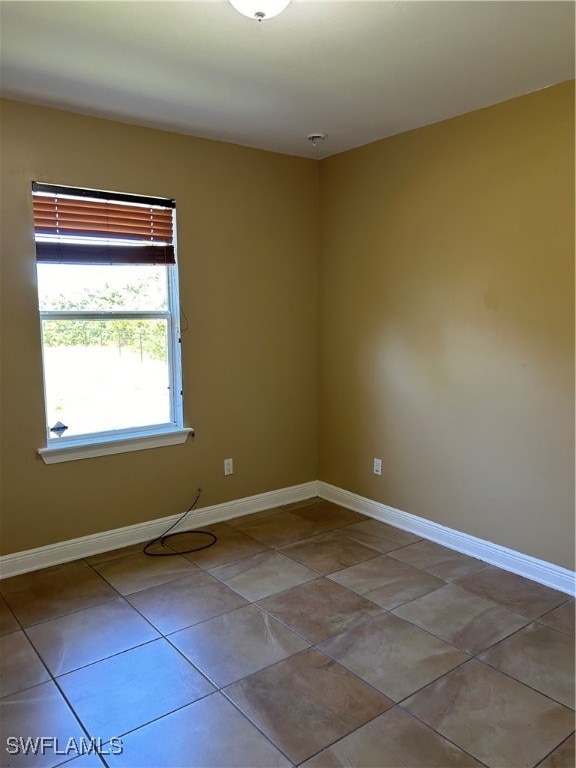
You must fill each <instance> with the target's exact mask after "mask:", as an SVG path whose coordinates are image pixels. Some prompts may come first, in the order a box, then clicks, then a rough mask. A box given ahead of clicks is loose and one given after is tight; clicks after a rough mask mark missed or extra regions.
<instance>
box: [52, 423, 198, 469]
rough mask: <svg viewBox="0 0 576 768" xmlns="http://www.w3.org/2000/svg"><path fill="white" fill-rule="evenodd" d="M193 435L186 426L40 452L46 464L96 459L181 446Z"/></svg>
mask: <svg viewBox="0 0 576 768" xmlns="http://www.w3.org/2000/svg"><path fill="white" fill-rule="evenodd" d="M193 434H194V430H193V429H191V428H188V427H184V428H181V429H170V430H164V431H162V432H140V433H139V434H135V435H122V436H119V437H104V438H94V439H93V440H90V442H87V441H85V440H78V441H73V440H70V441H69V442H67V443H61V444H59V445H50V446H48V447H47V448H39V449H38V453H39V454H40V456H41V457H42V459H43V461H44V463H45V464H58V463H60V462H63V461H78V460H79V459H93V458H95V457H97V456H110V455H111V454H114V453H127V452H128V451H145V450H147V449H148V448H160V447H162V446H164V445H178V444H180V443H183V442H184V441H185V440H186V439H187V437H188V435H193Z"/></svg>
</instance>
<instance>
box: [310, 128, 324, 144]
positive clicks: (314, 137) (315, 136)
mask: <svg viewBox="0 0 576 768" xmlns="http://www.w3.org/2000/svg"><path fill="white" fill-rule="evenodd" d="M326 138H328V134H327V133H321V132H320V131H318V132H317V133H311V134H310V135H309V136H308V141H311V142H312V146H313V147H315V146H316V145H317V144H318V142H319V141H324V139H326Z"/></svg>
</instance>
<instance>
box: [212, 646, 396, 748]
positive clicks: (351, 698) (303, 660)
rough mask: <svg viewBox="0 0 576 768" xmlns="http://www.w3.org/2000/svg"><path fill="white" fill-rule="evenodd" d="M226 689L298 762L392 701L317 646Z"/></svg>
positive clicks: (240, 706) (373, 715)
mask: <svg viewBox="0 0 576 768" xmlns="http://www.w3.org/2000/svg"><path fill="white" fill-rule="evenodd" d="M225 693H226V695H227V696H228V697H229V698H230V699H231V700H232V701H233V702H234V704H236V706H237V707H239V709H240V710H241V711H242V712H244V714H245V715H246V716H247V717H248V718H249V719H250V720H252V722H254V723H255V724H256V725H257V726H258V728H260V730H262V731H263V732H264V733H265V734H266V735H267V736H268V738H270V739H271V740H272V741H273V742H274V744H276V746H278V747H279V748H280V749H281V750H282V751H283V752H284V753H285V754H286V755H288V757H289V758H290V759H291V760H292V761H294V762H301V761H302V760H305V759H306V758H308V757H311V756H312V755H313V754H314V753H316V752H317V751H318V750H320V749H323V748H324V747H326V746H327V745H328V744H331V743H332V742H333V741H335V740H336V739H339V738H341V737H342V736H345V735H346V734H347V733H350V731H352V730H354V729H355V728H358V727H359V726H361V725H363V724H364V723H366V722H368V721H369V720H371V719H372V718H374V717H376V716H377V715H379V714H381V713H382V712H384V711H385V710H387V709H388V708H389V707H390V706H391V702H390V701H389V700H388V699H386V698H385V697H384V696H382V695H380V694H379V693H377V692H376V691H375V690H374V689H373V688H370V687H369V686H367V685H366V684H365V683H363V682H362V681H361V680H359V679H358V678H357V677H356V676H355V675H352V674H351V673H350V672H348V670H346V669H344V667H342V666H340V665H339V664H337V663H336V662H335V661H333V660H332V659H330V658H328V656H325V655H324V654H323V653H320V652H319V651H317V650H315V649H310V650H307V651H303V652H302V653H299V654H297V655H295V656H291V657H290V658H289V659H286V660H285V661H281V662H279V663H278V664H275V665H274V666H271V667H268V668H267V669H264V670H262V671H261V672H256V673H255V674H254V675H251V676H250V677H246V678H244V679H243V680H240V681H239V682H238V683H234V685H231V686H230V687H229V688H226V689H225Z"/></svg>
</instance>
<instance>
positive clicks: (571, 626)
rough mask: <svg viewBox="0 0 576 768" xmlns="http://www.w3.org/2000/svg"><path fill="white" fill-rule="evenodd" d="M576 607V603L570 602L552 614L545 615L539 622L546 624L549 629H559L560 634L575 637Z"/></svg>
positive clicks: (551, 612)
mask: <svg viewBox="0 0 576 768" xmlns="http://www.w3.org/2000/svg"><path fill="white" fill-rule="evenodd" d="M574 606H575V601H574V600H568V602H567V603H564V605H560V606H559V607H558V608H554V610H553V611H550V613H545V614H544V616H542V617H541V618H540V619H538V621H540V622H541V623H542V624H546V626H548V627H552V629H557V630H558V632H562V633H563V634H564V635H568V636H569V637H574V635H575V628H576V625H575V616H574Z"/></svg>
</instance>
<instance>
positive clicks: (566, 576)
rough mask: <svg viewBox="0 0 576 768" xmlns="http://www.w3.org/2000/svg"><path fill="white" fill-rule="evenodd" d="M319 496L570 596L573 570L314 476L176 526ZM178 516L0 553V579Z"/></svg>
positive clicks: (156, 530) (136, 537) (132, 538)
mask: <svg viewBox="0 0 576 768" xmlns="http://www.w3.org/2000/svg"><path fill="white" fill-rule="evenodd" d="M313 496H320V497H321V498H323V499H326V500H328V501H333V502H334V503H335V504H339V505H340V506H342V507H346V508H347V509H353V510H354V511H356V512H361V513H362V514H364V515H367V516H368V517H372V518H374V519H375V520H381V521H382V522H384V523H388V524H390V525H393V526H395V527H396V528H400V529H402V530H404V531H409V532H410V533H414V534H417V535H418V536H422V537H423V538H425V539H430V541H435V542H437V543H438V544H443V545H444V546H446V547H449V548H450V549H454V550H456V551H457V552H462V553H463V554H465V555H470V556H471V557H476V558H478V560H483V561H484V562H486V563H490V564H491V565H497V566H498V567H499V568H503V569H504V570H507V571H511V572H512V573H517V574H519V575H520V576H525V577H526V578H528V579H532V580H533V581H537V582H538V583H540V584H544V585H546V586H547V587H552V588H553V589H557V590H559V591H560V592H565V593H567V594H569V595H574V594H576V574H575V573H574V572H573V571H569V570H568V569H566V568H561V567H560V566H558V565H553V564H552V563H547V562H545V561H544V560H538V559H537V558H535V557H531V556H530V555H524V554H522V553H521V552H516V551H514V550H513V549H507V548H506V547H501V546H500V545H498V544H493V543H492V542H489V541H484V540H483V539H478V538H476V537H475V536H470V535H468V534H466V533H461V532H460V531H456V530H453V529H452V528H447V527H446V526H444V525H440V524H439V523H433V522H432V521H431V520H426V519H425V518H422V517H417V516H416V515H411V514H410V513H408V512H402V511H401V510H399V509H394V507H390V506H388V505H387V504H381V503H379V502H377V501H372V500H371V499H367V498H364V497H363V496H358V495H357V494H355V493H351V492H350V491H345V490H343V489H342V488H337V487H336V486H334V485H329V484H328V483H324V482H317V481H313V482H310V483H303V484H302V485H293V486H291V487H289V488H281V489H280V490H277V491H270V492H268V493H260V494H258V495H256V496H247V497H245V498H243V499H237V500H236V501H229V502H225V503H223V504H215V505H213V506H211V507H204V508H202V509H199V510H197V511H194V512H193V513H191V515H190V516H189V517H187V518H186V519H185V520H184V521H183V524H182V526H181V527H180V528H179V529H177V530H182V531H185V530H189V529H191V528H201V527H202V526H205V525H210V524H212V523H218V522H223V521H224V520H231V519H232V518H235V517H240V516H241V515H248V514H250V513H252V512H260V511H262V510H264V509H272V508H274V507H281V506H283V505H284V504H292V503H294V502H297V501H303V500H304V499H309V498H312V497H313ZM180 516H181V515H171V516H170V517H161V518H159V519H157V520H149V521H147V522H145V523H138V524H137V525H129V526H126V527H124V528H116V529H114V530H112V531H103V532H102V533H95V534H92V535H91V536H82V537H81V538H78V539H70V540H68V541H62V542H58V543H56V544H49V545H48V546H46V547H38V548H36V549H29V550H26V551H25V552H16V553H15V554H12V555H3V556H0V578H3V579H5V578H8V577H10V576H17V575H18V574H20V573H28V572H29V571H36V570H38V569H40V568H47V567H49V566H51V565H59V564H60V563H67V562H70V561H71V560H78V559H80V558H83V557H89V556H90V555H96V554H98V553H99V552H107V551H109V550H111V549H119V548H120V547H126V546H129V545H131V544H140V543H141V542H144V541H151V540H152V539H155V538H156V537H157V536H160V535H161V534H162V533H163V532H164V531H165V530H166V529H167V528H169V527H170V526H171V525H172V524H173V523H175V522H176V521H177V520H178V518H179V517H180Z"/></svg>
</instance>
